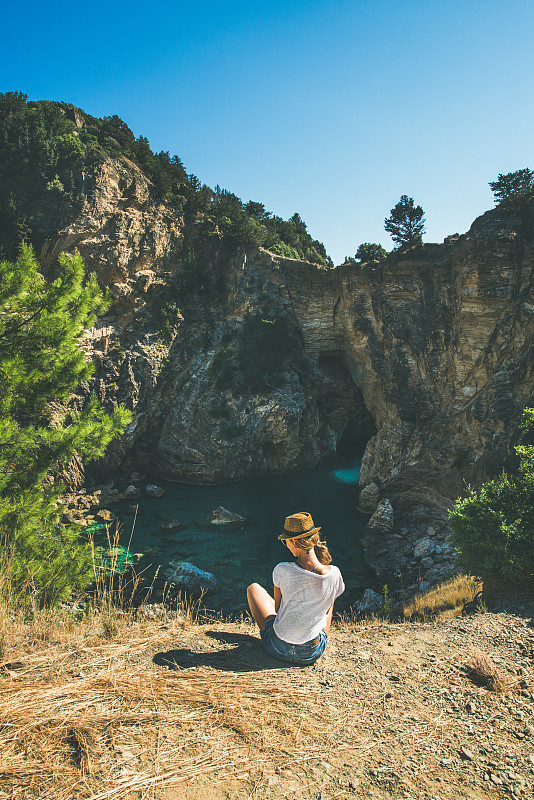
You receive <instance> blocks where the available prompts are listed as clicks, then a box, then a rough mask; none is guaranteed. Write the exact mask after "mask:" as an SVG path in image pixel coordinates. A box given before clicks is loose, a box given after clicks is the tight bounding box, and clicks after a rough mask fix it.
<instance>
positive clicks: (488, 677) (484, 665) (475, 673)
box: [466, 651, 512, 692]
mask: <svg viewBox="0 0 534 800" xmlns="http://www.w3.org/2000/svg"><path fill="white" fill-rule="evenodd" d="M466 668H467V674H468V675H469V677H470V678H471V680H472V681H474V682H475V683H477V684H479V685H482V686H486V687H487V688H488V689H490V690H491V691H492V692H505V691H507V689H509V688H510V687H511V686H512V681H511V679H510V678H507V677H506V676H505V675H503V674H502V672H500V670H499V669H498V667H497V665H496V664H495V662H494V661H492V659H491V658H490V657H489V656H488V655H486V653H483V652H481V651H477V652H475V653H473V655H472V656H471V658H470V659H469V661H468V663H467V667H466Z"/></svg>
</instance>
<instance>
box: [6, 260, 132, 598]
mask: <svg viewBox="0 0 534 800" xmlns="http://www.w3.org/2000/svg"><path fill="white" fill-rule="evenodd" d="M107 303H108V301H107V299H106V298H105V297H104V296H103V295H102V293H101V291H100V289H99V287H98V284H97V282H96V278H95V276H94V275H91V276H90V277H89V278H88V279H87V280H86V279H85V272H84V266H83V262H82V259H81V257H80V255H79V254H77V253H76V254H75V255H74V256H72V257H69V256H67V255H62V256H61V257H60V274H59V277H58V278H57V279H56V280H55V281H53V282H47V281H45V280H44V278H43V276H42V275H41V274H40V273H39V267H38V263H37V261H36V259H35V256H34V254H33V251H32V249H31V248H30V247H27V246H23V247H22V250H21V254H20V257H19V258H18V260H17V262H16V263H10V262H7V261H5V262H3V263H1V264H0V541H1V542H2V544H3V545H4V547H5V550H4V559H5V563H4V569H5V568H6V565H7V568H8V570H9V573H10V578H11V580H12V582H13V584H14V585H15V587H16V588H17V589H18V590H22V589H24V587H29V588H30V589H31V590H32V591H33V592H34V593H35V594H36V596H37V598H38V601H39V603H40V604H50V603H55V602H58V601H59V600H61V599H64V598H65V597H67V596H68V595H69V594H70V593H71V592H72V591H73V590H74V589H75V588H80V587H81V586H82V585H83V584H84V583H87V581H88V577H89V573H90V554H89V552H88V548H87V545H85V544H83V543H82V542H80V540H79V538H78V536H77V534H76V530H75V528H69V527H64V526H62V525H60V523H59V517H60V510H59V508H58V507H57V498H58V495H59V494H60V492H61V489H62V487H61V485H59V484H58V483H57V482H56V481H55V480H54V476H57V474H58V473H59V472H60V471H61V469H62V468H64V467H65V466H66V465H67V464H68V463H69V461H70V460H71V459H72V457H73V456H74V455H76V454H77V455H78V456H79V457H81V458H82V459H94V458H97V457H98V456H100V455H102V454H103V452H104V450H105V448H106V446H107V444H108V443H109V442H110V441H111V439H112V438H114V437H115V436H117V435H118V434H119V433H120V432H121V431H122V430H123V429H124V426H125V425H126V424H127V422H128V419H129V413H128V412H127V411H126V410H124V409H118V410H117V411H115V412H114V413H113V414H112V415H109V414H107V413H106V412H105V411H104V410H103V409H102V408H101V407H100V405H99V404H98V402H97V400H96V398H94V397H92V398H91V399H90V401H89V402H88V403H87V404H86V405H85V407H83V408H79V407H78V405H79V404H78V405H77V404H76V402H74V400H73V398H72V392H73V391H74V390H75V389H76V388H77V386H78V385H79V384H80V383H81V382H82V381H87V380H88V379H89V378H90V375H91V372H92V367H93V365H92V363H91V361H90V360H89V359H88V358H87V357H86V355H85V354H84V353H83V351H82V350H81V348H80V346H79V339H80V336H81V335H82V333H83V331H84V329H86V328H87V327H90V326H91V325H92V324H94V321H95V318H96V316H97V314H99V313H102V312H103V311H104V310H105V308H106V306H107Z"/></svg>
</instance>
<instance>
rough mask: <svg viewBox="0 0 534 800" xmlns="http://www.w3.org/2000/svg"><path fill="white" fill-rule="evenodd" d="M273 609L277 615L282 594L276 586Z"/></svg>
mask: <svg viewBox="0 0 534 800" xmlns="http://www.w3.org/2000/svg"><path fill="white" fill-rule="evenodd" d="M273 589H274V608H275V611H276V613H277V614H278V609H279V608H280V603H281V602H282V592H281V591H280V588H279V587H278V586H274V587H273Z"/></svg>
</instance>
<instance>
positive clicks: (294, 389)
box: [41, 159, 534, 585]
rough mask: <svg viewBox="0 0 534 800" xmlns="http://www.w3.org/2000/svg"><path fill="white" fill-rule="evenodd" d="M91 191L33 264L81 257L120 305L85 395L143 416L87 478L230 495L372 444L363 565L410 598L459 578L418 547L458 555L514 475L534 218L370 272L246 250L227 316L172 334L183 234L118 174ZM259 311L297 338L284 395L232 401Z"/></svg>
mask: <svg viewBox="0 0 534 800" xmlns="http://www.w3.org/2000/svg"><path fill="white" fill-rule="evenodd" d="M88 180H90V181H92V192H91V198H92V199H91V201H90V202H89V201H87V202H86V203H85V204H84V208H83V209H82V212H81V213H80V214H79V215H78V217H77V218H76V219H73V220H72V221H71V223H70V224H69V225H68V226H67V227H65V228H64V229H63V230H61V231H59V232H58V233H57V235H56V236H52V237H51V238H50V239H49V240H48V241H47V242H46V243H45V246H44V247H43V251H42V254H41V259H42V261H43V263H44V264H45V265H47V264H48V265H52V264H53V262H54V260H55V258H56V257H57V255H58V254H59V252H60V251H62V250H69V249H72V248H74V247H75V246H76V247H78V248H79V249H80V251H81V253H82V255H83V256H84V258H85V260H86V263H87V265H88V267H89V269H94V270H96V272H97V274H98V276H99V279H100V280H101V282H102V283H103V284H106V285H109V287H110V289H111V293H112V296H113V298H114V300H113V305H112V307H111V309H110V311H109V312H108V314H107V315H106V317H105V318H103V319H102V320H100V321H99V323H98V325H97V326H96V327H95V328H94V329H93V330H92V331H89V332H88V334H87V339H86V343H85V346H86V347H87V349H88V351H91V352H92V353H93V354H94V355H95V358H96V361H97V368H98V369H97V375H96V379H95V382H94V386H92V387H87V392H88V393H89V391H90V390H91V389H94V390H95V391H96V392H97V394H98V396H99V397H100V399H101V400H102V401H103V402H104V403H105V404H108V405H110V406H112V405H113V404H115V403H116V402H121V403H124V404H126V405H127V406H129V407H130V408H131V409H132V411H133V413H134V419H133V422H132V424H131V425H130V426H129V428H128V430H127V431H126V434H125V435H124V436H123V437H122V439H121V440H120V441H119V442H116V443H114V445H113V446H112V447H111V448H110V450H109V452H108V454H107V457H106V458H105V459H104V460H103V461H102V462H101V463H100V464H98V465H96V466H93V467H90V470H89V471H90V473H91V472H93V473H94V475H93V477H95V478H100V477H101V476H103V477H104V478H106V477H109V476H110V475H114V474H116V473H117V471H118V470H120V469H123V470H124V474H125V475H126V474H127V475H130V474H131V472H132V471H133V470H141V471H142V472H144V473H146V474H148V475H149V476H150V478H151V479H157V478H158V477H159V478H165V477H166V478H171V479H175V480H180V481H189V482H197V483H205V482H214V481H215V482H217V481H224V480H234V479H238V478H243V477H247V476H251V475H261V474H266V473H272V472H285V471H288V470H293V469H297V468H301V467H304V466H312V465H314V464H316V463H317V462H318V461H319V460H320V459H321V458H322V457H323V456H324V455H326V454H328V453H330V452H332V451H333V450H334V449H335V447H336V444H337V443H338V442H339V441H340V440H341V439H342V438H343V437H348V436H350V437H353V438H358V437H360V438H364V439H365V440H366V441H367V447H366V450H365V455H364V458H363V463H362V469H361V479H360V487H361V489H362V492H361V496H360V497H361V499H360V506H361V508H362V509H363V510H365V511H367V512H368V513H370V514H373V518H372V520H371V524H370V526H369V528H368V531H367V533H366V536H365V541H364V544H365V547H366V548H367V558H368V560H369V562H370V563H371V564H372V565H373V566H374V567H375V568H376V569H377V570H378V571H379V572H380V573H381V576H384V575H390V576H391V575H394V574H395V573H397V575H398V577H399V581H400V578H402V581H403V584H404V585H406V583H412V584H413V585H415V584H416V583H417V582H418V581H420V580H422V579H424V580H425V581H427V582H435V581H436V580H439V579H441V578H442V577H444V576H446V575H447V574H450V571H451V569H452V562H453V558H454V553H453V552H452V550H446V549H445V550H442V551H440V552H438V551H437V550H434V551H433V552H432V553H428V554H427V555H424V556H421V558H419V556H417V555H415V552H414V545H415V544H416V542H419V541H420V540H422V539H423V540H424V539H432V541H434V542H435V543H437V545H438V546H441V545H442V544H443V545H445V544H446V539H447V534H448V529H447V509H448V508H449V507H450V505H451V502H452V501H453V500H454V499H455V498H456V497H457V496H458V495H459V494H460V493H461V492H462V491H463V488H464V485H465V482H466V481H467V482H470V483H473V484H477V483H479V482H481V481H482V480H485V479H486V478H487V477H488V476H490V475H492V474H494V472H495V471H496V470H497V469H498V468H499V467H500V465H501V464H502V463H503V462H505V463H506V462H507V461H510V459H511V457H512V456H513V445H514V443H515V440H514V435H515V433H514V431H515V428H516V424H517V422H518V420H519V418H520V415H521V411H522V409H523V407H525V406H527V405H529V404H531V405H532V404H534V396H533V385H534V358H533V355H534V345H533V342H534V288H533V269H532V267H533V251H534V204H533V203H531V205H530V207H529V208H528V209H527V210H526V211H525V212H524V214H523V216H522V217H521V218H505V217H500V216H499V212H498V209H497V210H495V211H492V212H488V213H486V214H484V215H483V216H482V217H480V218H479V219H478V220H476V221H475V223H474V224H473V226H472V227H471V229H470V230H469V231H468V233H467V234H465V235H462V236H459V237H451V238H448V239H447V240H446V243H444V244H441V245H430V244H429V245H424V246H423V247H422V248H419V249H416V250H411V251H407V252H402V253H393V254H391V255H390V256H389V257H388V258H386V259H385V260H384V261H383V262H380V263H379V264H378V263H376V262H371V263H370V264H368V265H363V267H360V266H355V265H350V264H347V265H344V266H342V267H338V268H337V269H326V268H323V267H318V266H315V265H312V264H307V263H304V262H299V261H295V260H292V259H284V258H281V257H278V256H275V255H273V254H271V253H269V252H267V251H263V250H253V251H250V252H247V253H244V252H241V253H238V254H236V255H234V257H233V258H232V259H230V260H227V262H225V284H224V287H225V288H224V291H222V292H221V293H219V295H218V299H217V302H215V303H211V305H210V304H206V303H205V304H204V305H202V303H201V300H199V299H195V300H194V301H188V302H187V303H185V305H184V307H183V309H182V314H180V313H178V312H176V313H175V314H174V316H173V318H172V324H171V325H170V326H169V325H167V326H166V327H165V326H162V323H161V309H162V308H163V307H165V304H166V303H167V302H168V296H167V295H168V292H169V291H170V287H171V286H172V285H174V284H173V280H174V277H173V276H176V275H177V274H178V275H179V274H180V271H181V270H182V268H183V264H182V249H183V221H182V220H181V219H180V218H179V217H177V216H176V215H173V214H172V213H171V212H170V211H169V209H167V208H166V206H165V205H164V204H163V203H160V202H158V201H156V200H155V198H154V193H153V191H152V188H151V185H150V182H149V181H147V179H146V178H145V177H144V176H143V174H142V172H141V171H140V170H139V169H138V168H137V167H135V166H134V165H133V164H132V165H130V164H128V162H127V161H126V160H124V159H123V160H121V161H120V162H115V161H112V160H109V161H108V162H106V163H105V164H104V165H102V166H101V167H100V168H99V169H98V171H97V172H96V173H95V175H94V176H92V177H90V178H89V179H88ZM209 258H211V256H210V255H209V254H206V259H208V260H209ZM210 263H211V262H210ZM266 303H267V304H268V306H269V320H267V321H271V322H272V321H273V320H284V321H285V322H287V325H288V326H290V327H291V330H293V331H294V332H295V336H294V337H293V339H292V344H291V345H289V343H288V347H290V348H291V352H290V353H289V356H288V358H287V359H286V360H285V362H284V367H283V370H282V371H281V375H279V376H278V378H277V381H276V382H275V383H273V384H269V381H268V382H267V383H266V384H265V386H264V388H263V389H262V390H261V391H258V390H257V389H256V390H253V389H252V388H248V389H247V388H246V387H247V381H246V376H245V380H244V382H243V381H242V384H241V389H240V390H239V391H237V390H236V389H235V387H234V386H232V384H231V380H229V379H227V377H225V375H227V374H228V373H224V372H221V371H220V370H219V372H218V366H217V365H220V363H221V358H222V357H223V356H224V353H225V348H226V349H227V348H228V342H229V341H230V342H235V341H237V339H238V338H239V336H240V335H241V332H242V331H243V330H244V328H243V325H244V320H245V319H246V318H247V315H249V314H251V313H252V312H254V310H255V309H257V308H263V307H264V306H265V304H266ZM230 374H231V373H230ZM250 386H252V384H250ZM243 387H245V388H243ZM89 477H91V475H89ZM386 500H387V501H388V502H389V503H390V507H389V506H388V509H387V514H384V506H383V505H382V506H381V505H380V504H381V503H383V501H386ZM377 506H378V508H377ZM380 508H382V511H381V512H380V514H379V516H378V517H377V516H376V513H377V511H378V509H380ZM373 520H374V522H373ZM377 522H379V523H380V524H379V525H378V526H377V524H376V523H377ZM426 559H432V562H431V566H430V562H429V561H428V560H426ZM423 560H424V563H423Z"/></svg>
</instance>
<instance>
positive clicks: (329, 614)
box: [323, 603, 334, 636]
mask: <svg viewBox="0 0 534 800" xmlns="http://www.w3.org/2000/svg"><path fill="white" fill-rule="evenodd" d="M333 610H334V604H333V603H332V605H331V606H330V608H329V609H328V611H327V612H326V625H325V626H324V628H323V630H324V632H325V633H326V635H327V636H328V634H329V633H330V624H331V622H332V612H333Z"/></svg>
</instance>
